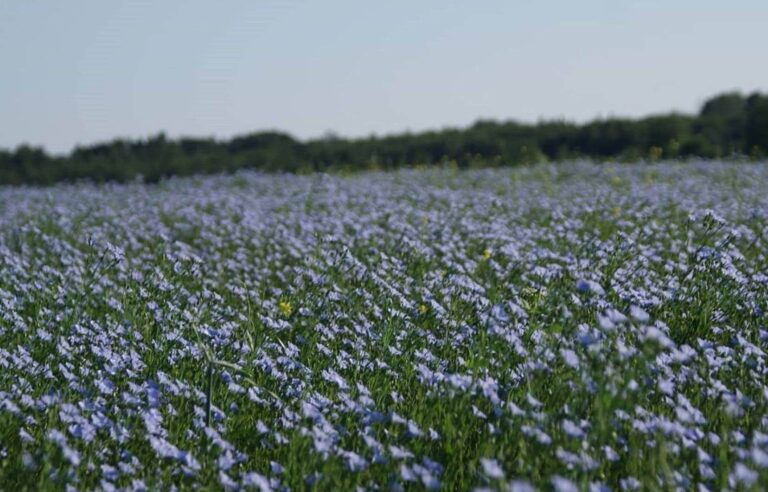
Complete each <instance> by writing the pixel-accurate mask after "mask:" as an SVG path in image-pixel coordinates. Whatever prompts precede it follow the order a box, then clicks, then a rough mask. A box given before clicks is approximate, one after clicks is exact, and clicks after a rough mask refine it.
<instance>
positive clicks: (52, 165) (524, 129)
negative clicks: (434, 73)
mask: <svg viewBox="0 0 768 492" xmlns="http://www.w3.org/2000/svg"><path fill="white" fill-rule="evenodd" d="M766 150H768V95H763V94H760V93H754V94H752V95H750V96H747V97H745V96H743V95H741V94H739V93H726V94H722V95H719V96H716V97H713V98H712V99H710V100H708V101H706V103H705V104H704V105H703V107H702V109H701V111H700V112H699V114H698V115H695V116H691V115H684V114H678V113H670V114H666V115H657V116H649V117H646V118H643V119H639V120H632V119H619V118H613V119H605V120H596V121H592V122H590V123H586V124H583V125H578V124H574V123H569V122H564V121H544V122H540V123H537V124H523V123H518V122H514V121H509V122H496V121H478V122H477V123H475V124H474V125H473V126H471V127H469V128H466V129H443V130H439V131H429V132H422V133H415V134H412V133H406V134H401V135H393V136H387V137H373V136H372V137H369V138H363V139H342V138H335V137H334V138H322V139H316V140H309V141H306V142H300V141H297V140H295V139H293V138H292V137H290V136H289V135H286V134H283V133H279V132H260V133H253V134H250V135H245V136H241V137H236V138H234V139H232V140H229V141H217V140H214V139H212V138H181V139H178V140H169V139H166V138H165V136H164V135H163V134H160V135H158V136H155V137H152V138H148V139H146V140H138V141H128V140H122V139H117V140H113V141H112V142H108V143H101V144H96V145H91V146H87V147H78V148H76V149H75V150H74V151H73V152H72V153H71V154H69V155H67V156H60V157H56V156H50V155H48V154H46V152H45V151H44V150H42V149H40V148H35V147H30V146H26V145H23V146H20V147H18V148H17V149H16V150H15V151H13V152H9V151H2V150H0V183H3V184H22V183H30V184H51V183H55V182H59V181H72V180H79V179H91V180H94V181H97V182H102V181H129V180H132V179H135V178H137V177H139V176H141V177H143V179H144V180H146V181H157V180H158V179H160V178H162V177H166V176H172V175H190V174H196V173H209V172H221V171H234V170H236V169H244V168H252V169H259V170H263V171H286V172H307V171H318V170H338V169H345V170H346V169H350V170H351V169H391V168H395V167H400V166H403V165H415V164H435V163H445V162H455V163H456V164H457V165H459V166H460V167H473V166H477V165H481V166H494V165H509V164H525V163H530V162H536V161H546V160H550V161H553V160H563V159H572V158H579V157H589V158H593V159H597V160H600V159H621V160H629V161H636V160H637V159H641V158H646V159H650V160H656V159H659V158H685V157H705V158H717V157H731V156H734V155H742V156H749V157H755V158H757V157H761V156H764V155H765V153H766Z"/></svg>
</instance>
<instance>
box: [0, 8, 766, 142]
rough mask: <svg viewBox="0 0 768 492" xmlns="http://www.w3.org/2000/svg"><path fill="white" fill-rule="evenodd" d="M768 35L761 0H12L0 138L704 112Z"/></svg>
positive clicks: (746, 67)
mask: <svg viewBox="0 0 768 492" xmlns="http://www.w3.org/2000/svg"><path fill="white" fill-rule="evenodd" d="M767 47H768V2H766V1H765V0H759V1H758V0H756V1H738V0H733V1H720V0H718V1H710V0H698V1H695V0H686V1H674V0H668V1H619V0H613V1H597V0H581V1H558V2H556V1H546V0H541V1H525V0H524V1H513V0H508V1H493V0H477V1H469V0H466V1H462V2H458V1H450V0H421V1H420V0H388V1H376V2H373V1H365V0H350V1H336V0H324V1H320V0H317V1H313V0H305V1H302V0H283V1H277V0H243V1H235V0H231V1H230V0H220V1H210V0H208V1H193V0H185V1H170V0H167V1H150V0H146V1H139V0H133V1H118V0H92V1H79V0H72V1H58V0H49V1H44V0H0V62H2V69H0V115H2V116H0V147H4V148H9V147H15V146H16V145H18V144H20V143H22V142H26V143H31V144H34V145H43V146H45V147H46V148H47V149H48V150H51V151H54V152H65V151H69V150H70V149H71V148H72V147H73V146H74V145H76V144H88V143H94V142H97V141H103V140H109V139H112V138H114V137H118V136H120V137H132V138H137V137H146V136H148V135H151V134H155V133H157V132H159V131H165V132H166V134H167V135H169V136H173V137H175V136H179V135H192V136H216V137H220V138H224V137H230V136H232V135H236V134H242V133H247V132H249V131H255V130H263V129H280V130H284V131H287V132H289V133H291V134H293V135H294V136H297V137H300V138H308V137H314V136H320V135H322V134H323V133H325V132H326V131H329V130H332V131H334V132H336V133H338V134H340V135H342V136H363V135H369V134H371V133H376V134H378V135H381V134H385V133H392V132H400V131H404V130H406V129H409V130H421V129H427V128H440V127H444V126H463V125H468V124H471V123H472V122H473V121H475V120H477V119H479V118H495V119H518V120H522V121H536V120H538V119H540V118H544V119H551V118H566V119H571V120H575V121H584V120H588V119H591V118H594V117H598V116H640V115H645V114H649V113H656V112H663V111H668V110H672V109H675V110H680V111H688V112H693V111H695V110H697V109H698V106H699V104H700V103H701V102H702V101H703V100H704V99H706V98H707V97H708V96H710V95H713V94H715V93H717V92H720V91H723V90H732V89H739V90H742V91H744V92H749V91H753V90H763V91H765V90H768V62H767V60H768V51H767V49H766V48H767Z"/></svg>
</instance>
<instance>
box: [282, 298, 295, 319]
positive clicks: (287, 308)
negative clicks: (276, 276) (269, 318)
mask: <svg viewBox="0 0 768 492" xmlns="http://www.w3.org/2000/svg"><path fill="white" fill-rule="evenodd" d="M279 307H280V312H281V313H283V316H290V315H291V313H292V312H293V305H292V304H291V303H290V302H288V301H280V305H279Z"/></svg>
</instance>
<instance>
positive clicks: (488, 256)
mask: <svg viewBox="0 0 768 492" xmlns="http://www.w3.org/2000/svg"><path fill="white" fill-rule="evenodd" d="M492 254H493V251H491V249H490V248H485V251H483V259H484V260H490V259H491V255H492Z"/></svg>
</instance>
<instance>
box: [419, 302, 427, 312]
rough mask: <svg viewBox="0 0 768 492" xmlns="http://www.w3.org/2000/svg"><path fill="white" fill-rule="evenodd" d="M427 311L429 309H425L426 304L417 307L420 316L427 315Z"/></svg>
mask: <svg viewBox="0 0 768 492" xmlns="http://www.w3.org/2000/svg"><path fill="white" fill-rule="evenodd" d="M428 310H429V308H427V305H426V304H422V305H420V306H419V312H420V313H421V314H427V311H428Z"/></svg>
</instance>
